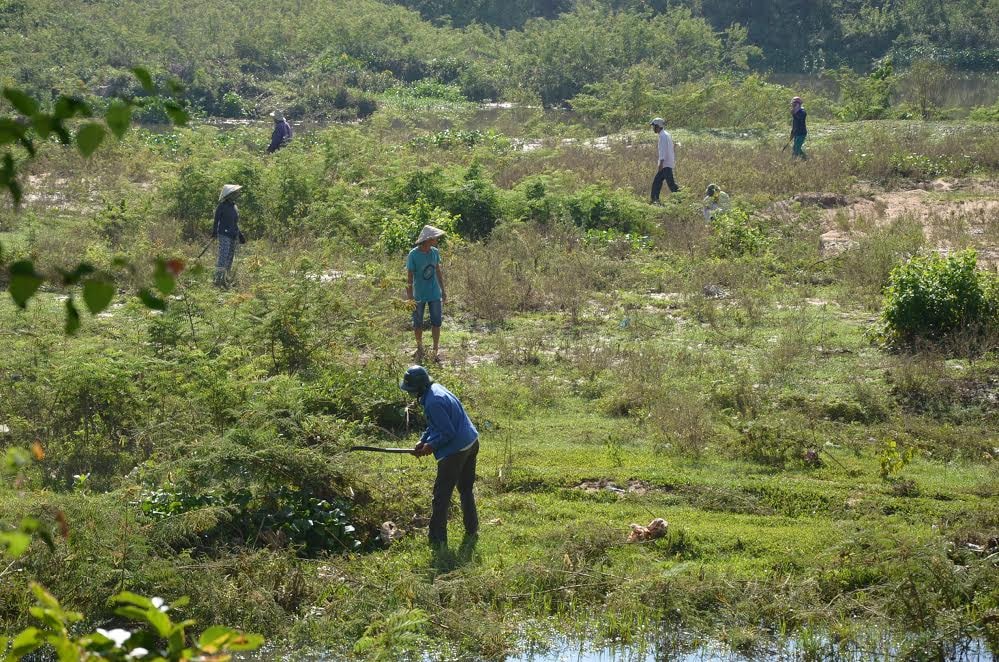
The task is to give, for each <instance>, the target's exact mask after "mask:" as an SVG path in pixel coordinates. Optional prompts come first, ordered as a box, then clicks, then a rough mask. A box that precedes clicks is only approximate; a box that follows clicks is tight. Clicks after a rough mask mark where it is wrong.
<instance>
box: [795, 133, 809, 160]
mask: <svg viewBox="0 0 999 662" xmlns="http://www.w3.org/2000/svg"><path fill="white" fill-rule="evenodd" d="M805 138H806V136H792V140H793V142H794V146H793V147H791V158H792V159H804V160H806V161H807V160H808V154H805V150H803V149H802V146H804V144H805Z"/></svg>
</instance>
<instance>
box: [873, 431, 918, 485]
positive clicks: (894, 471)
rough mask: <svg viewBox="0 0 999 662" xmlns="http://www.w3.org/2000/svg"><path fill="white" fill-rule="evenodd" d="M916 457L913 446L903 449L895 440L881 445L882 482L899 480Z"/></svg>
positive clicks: (879, 455)
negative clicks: (903, 471)
mask: <svg viewBox="0 0 999 662" xmlns="http://www.w3.org/2000/svg"><path fill="white" fill-rule="evenodd" d="M914 455H915V449H913V448H912V446H909V447H908V448H903V447H901V446H900V445H899V443H898V442H897V441H895V440H894V439H885V440H884V442H883V443H882V444H881V452H880V453H878V464H879V465H880V467H881V470H880V475H881V480H883V481H885V482H892V481H894V480H895V479H897V478H898V477H899V475H900V474H901V473H902V470H903V469H905V467H906V466H908V464H909V462H911V461H912V458H913V456H914Z"/></svg>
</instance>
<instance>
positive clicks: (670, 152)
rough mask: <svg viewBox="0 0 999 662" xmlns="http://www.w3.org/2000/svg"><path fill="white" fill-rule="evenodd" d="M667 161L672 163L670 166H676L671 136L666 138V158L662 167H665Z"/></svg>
mask: <svg viewBox="0 0 999 662" xmlns="http://www.w3.org/2000/svg"><path fill="white" fill-rule="evenodd" d="M667 163H672V164H673V165H671V166H669V167H670V168H672V167H675V166H676V150H675V149H674V147H673V138H672V137H668V138H666V160H665V161H664V162H663V165H664V167H665V164H667Z"/></svg>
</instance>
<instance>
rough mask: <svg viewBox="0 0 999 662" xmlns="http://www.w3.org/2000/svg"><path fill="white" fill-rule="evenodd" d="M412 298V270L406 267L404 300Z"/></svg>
mask: <svg viewBox="0 0 999 662" xmlns="http://www.w3.org/2000/svg"><path fill="white" fill-rule="evenodd" d="M412 300H413V270H412V269H409V268H408V267H407V269H406V301H412Z"/></svg>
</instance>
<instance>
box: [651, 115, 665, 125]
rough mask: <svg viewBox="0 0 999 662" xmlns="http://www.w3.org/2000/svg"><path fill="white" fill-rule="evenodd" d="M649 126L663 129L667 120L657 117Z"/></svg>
mask: <svg viewBox="0 0 999 662" xmlns="http://www.w3.org/2000/svg"><path fill="white" fill-rule="evenodd" d="M649 126H658V127H660V128H662V127H664V126H666V120H664V119H663V118H661V117H657V118H655V119H654V120H652V121H651V122H649Z"/></svg>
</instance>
